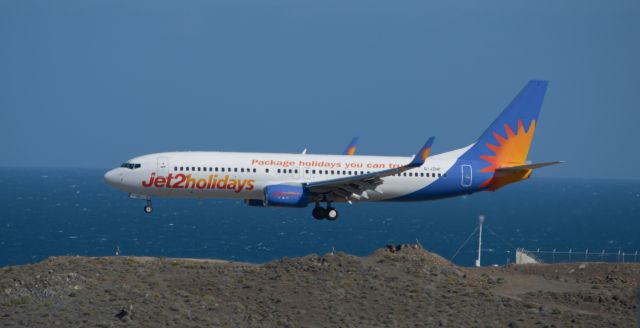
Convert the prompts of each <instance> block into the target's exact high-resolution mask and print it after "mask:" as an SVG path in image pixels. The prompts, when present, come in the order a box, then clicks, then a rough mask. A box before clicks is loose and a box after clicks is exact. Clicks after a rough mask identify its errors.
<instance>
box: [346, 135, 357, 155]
mask: <svg viewBox="0 0 640 328" xmlns="http://www.w3.org/2000/svg"><path fill="white" fill-rule="evenodd" d="M356 147H358V137H353V139H351V142H350V143H349V145H348V146H347V148H345V149H344V151H343V152H342V155H353V154H355V153H356Z"/></svg>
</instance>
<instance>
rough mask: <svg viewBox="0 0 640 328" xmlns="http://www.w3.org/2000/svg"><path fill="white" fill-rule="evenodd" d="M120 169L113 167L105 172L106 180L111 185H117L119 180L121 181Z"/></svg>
mask: <svg viewBox="0 0 640 328" xmlns="http://www.w3.org/2000/svg"><path fill="white" fill-rule="evenodd" d="M117 171H118V169H113V170H111V171H109V172H107V173H105V174H104V181H105V182H106V183H107V184H108V185H111V186H114V187H116V186H117V185H118V182H120V176H119V174H118V172H117Z"/></svg>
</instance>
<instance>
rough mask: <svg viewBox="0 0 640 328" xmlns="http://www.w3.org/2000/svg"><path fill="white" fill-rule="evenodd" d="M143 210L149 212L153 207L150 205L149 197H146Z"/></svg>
mask: <svg viewBox="0 0 640 328" xmlns="http://www.w3.org/2000/svg"><path fill="white" fill-rule="evenodd" d="M144 212H145V213H147V214H151V212H153V207H152V206H151V199H147V204H146V205H145V206H144Z"/></svg>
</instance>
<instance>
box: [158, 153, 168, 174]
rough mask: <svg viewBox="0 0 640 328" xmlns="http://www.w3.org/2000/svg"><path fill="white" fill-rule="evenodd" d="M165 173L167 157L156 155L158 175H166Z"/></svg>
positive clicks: (166, 171)
mask: <svg viewBox="0 0 640 328" xmlns="http://www.w3.org/2000/svg"><path fill="white" fill-rule="evenodd" d="M167 175H169V159H168V158H166V157H158V176H159V177H166V176H167Z"/></svg>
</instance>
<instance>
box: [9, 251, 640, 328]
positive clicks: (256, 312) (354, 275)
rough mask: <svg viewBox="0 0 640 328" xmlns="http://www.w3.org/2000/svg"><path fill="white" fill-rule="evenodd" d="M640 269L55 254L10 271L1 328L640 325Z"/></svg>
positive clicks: (383, 257)
mask: <svg viewBox="0 0 640 328" xmlns="http://www.w3.org/2000/svg"><path fill="white" fill-rule="evenodd" d="M639 282H640V264H605V263H588V264H585V265H582V264H580V263H575V264H556V265H525V266H516V265H512V266H508V267H500V268H481V269H470V268H461V267H457V266H455V265H453V264H451V263H450V262H448V261H446V260H445V259H443V258H441V257H439V256H437V255H435V254H432V253H429V252H426V251H424V250H422V249H419V248H412V247H404V248H402V249H401V250H399V251H397V252H391V251H389V250H387V249H381V250H378V251H376V252H375V253H373V254H372V255H370V256H367V257H355V256H350V255H345V254H342V253H338V254H335V255H331V254H327V255H324V256H318V255H308V256H305V257H301V258H295V259H287V258H284V259H281V260H278V261H274V262H270V263H266V264H249V263H233V262H227V261H219V260H192V259H166V258H150V257H102V258H90V257H55V258H49V259H47V260H45V261H42V262H39V263H36V264H31V265H24V266H14V267H5V268H2V269H0V327H85V326H86V327H127V326H129V327H160V326H174V327H439V326H444V327H637V325H638V321H637V320H638V317H637V316H638V315H639V314H638V313H640V309H638V307H639V305H638V297H639V295H638V294H639V289H638V283H639Z"/></svg>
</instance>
